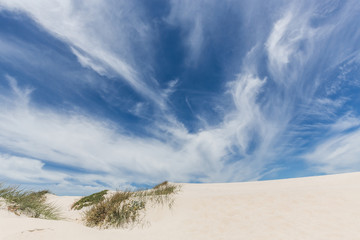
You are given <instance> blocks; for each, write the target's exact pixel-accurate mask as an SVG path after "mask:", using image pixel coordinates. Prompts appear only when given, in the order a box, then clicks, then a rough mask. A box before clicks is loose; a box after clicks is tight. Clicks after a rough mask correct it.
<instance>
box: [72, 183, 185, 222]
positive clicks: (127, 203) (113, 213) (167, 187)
mask: <svg viewBox="0 0 360 240" xmlns="http://www.w3.org/2000/svg"><path fill="white" fill-rule="evenodd" d="M179 191H180V186H179V185H176V184H170V183H168V182H163V183H161V184H159V185H157V186H155V187H154V188H152V189H148V190H141V191H124V192H121V191H118V192H115V193H113V194H109V195H108V196H106V197H104V198H101V199H102V200H101V201H98V202H95V201H92V204H87V205H86V206H89V208H88V209H87V210H86V211H85V212H84V219H83V220H84V222H85V224H86V225H87V226H89V227H99V228H126V227H130V226H134V225H135V224H139V223H141V222H142V219H143V217H144V216H145V211H146V207H149V206H152V207H154V206H156V205H161V206H163V205H167V206H168V207H169V208H171V206H172V205H173V203H174V195H175V194H176V193H178V192H179ZM103 192H104V191H102V192H99V193H95V194H92V195H90V196H92V197H90V196H87V197H84V198H82V199H89V197H90V198H91V199H93V198H94V196H104V195H105V194H103ZM82 199H80V200H79V201H78V202H84V200H83V201H82ZM97 199H99V198H97ZM78 202H76V203H74V205H76V206H78V205H79V204H77V203H78ZM86 202H87V203H90V201H86ZM74 205H73V206H74ZM74 209H76V208H75V207H74Z"/></svg>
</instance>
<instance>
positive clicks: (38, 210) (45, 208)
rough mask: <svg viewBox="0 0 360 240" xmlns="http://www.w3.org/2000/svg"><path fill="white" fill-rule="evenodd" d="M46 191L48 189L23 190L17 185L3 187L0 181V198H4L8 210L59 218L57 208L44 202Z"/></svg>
mask: <svg viewBox="0 0 360 240" xmlns="http://www.w3.org/2000/svg"><path fill="white" fill-rule="evenodd" d="M47 193H49V191H48V190H44V191H38V192H33V191H24V190H20V189H19V188H18V187H11V186H7V187H5V186H4V185H3V184H1V183H0V198H2V199H4V201H5V202H6V205H7V208H8V210H9V211H11V212H13V213H15V214H16V215H20V214H25V215H27V216H29V217H33V218H43V219H53V220H56V219H60V214H59V210H58V209H57V208H56V207H55V206H53V205H51V204H49V203H47V202H46V194H47Z"/></svg>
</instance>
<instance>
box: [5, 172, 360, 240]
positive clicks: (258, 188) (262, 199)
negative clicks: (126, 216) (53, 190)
mask: <svg viewBox="0 0 360 240" xmlns="http://www.w3.org/2000/svg"><path fill="white" fill-rule="evenodd" d="M51 198H52V199H51V200H52V201H55V202H57V204H58V205H61V206H62V211H63V212H64V216H66V217H67V220H66V221H65V220H62V221H50V220H41V219H32V218H27V217H23V216H20V217H19V216H16V215H14V214H12V213H9V212H7V211H6V210H4V209H3V210H0V239H1V240H7V239H9V240H17V239H27V240H32V239H33V240H41V239H51V240H56V239H66V240H71V239H80V240H81V239H87V240H91V239H96V240H100V239H105V240H111V239H129V240H130V239H139V240H140V239H141V240H143V239H166V240H168V239H172V240H177V239H179V240H180V239H196V240H197V239H207V240H208V239H226V240H229V239H246V240H254V239H259V240H260V239H261V240H264V239H271V240H280V239H286V240H290V239H291V240H296V239H302V240H304V239H306V240H310V239H318V240H331V239H337V240H338V239H346V240H349V239H354V240H355V239H356V240H358V239H360V173H350V174H339V175H332V176H322V177H310V178H298V179H286V180H276V181H265V182H250V183H225V184H183V187H182V192H181V193H179V194H178V196H177V198H176V202H175V205H174V207H173V209H171V210H169V209H167V208H157V209H152V210H149V211H148V212H147V220H148V221H149V224H148V225H146V226H143V227H142V228H139V227H136V228H134V229H132V230H124V229H111V230H98V229H91V228H88V227H85V226H83V225H82V224H81V222H80V221H79V218H80V216H79V214H78V213H77V212H74V211H70V205H71V204H72V203H73V201H74V200H75V199H78V198H76V197H57V196H52V197H51Z"/></svg>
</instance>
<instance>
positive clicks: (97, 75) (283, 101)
mask: <svg viewBox="0 0 360 240" xmlns="http://www.w3.org/2000/svg"><path fill="white" fill-rule="evenodd" d="M359 22H360V2H359V1H358V0H331V1H330V0H324V1H311V0H304V1H297V0H296V1H295V0H292V1H283V0H271V1H260V0H244V1H237V0H223V1H216V0H198V1H193V0H181V1H178V0H133V1H127V0H119V1H115V0H86V1H85V0H53V1H47V0H11V1H10V0H0V164H1V168H0V181H3V182H7V183H11V184H21V185H22V186H23V187H25V188H30V189H35V190H37V189H44V188H49V189H51V190H52V191H53V192H54V193H56V194H60V195H63V194H66V195H84V194H89V193H93V192H96V191H98V190H102V189H104V188H106V189H126V188H132V187H140V188H142V187H148V186H151V185H155V184H157V183H159V182H162V181H164V180H169V181H173V182H190V183H211V182H237V181H256V180H269V179H281V178H289V177H304V176H314V175H324V174H334V173H344V172H354V171H360V27H359Z"/></svg>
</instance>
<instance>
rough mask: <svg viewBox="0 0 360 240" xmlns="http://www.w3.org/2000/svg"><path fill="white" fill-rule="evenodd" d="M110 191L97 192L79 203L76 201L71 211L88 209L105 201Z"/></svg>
mask: <svg viewBox="0 0 360 240" xmlns="http://www.w3.org/2000/svg"><path fill="white" fill-rule="evenodd" d="M107 192H108V190H103V191H101V192H97V193H94V194H91V195H89V196H86V197H83V198H81V199H80V200H79V201H76V202H75V203H74V204H73V205H72V206H71V209H75V210H80V209H82V208H83V207H88V206H91V205H94V204H97V203H99V202H101V201H103V200H104V199H105V195H106V193H107Z"/></svg>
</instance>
